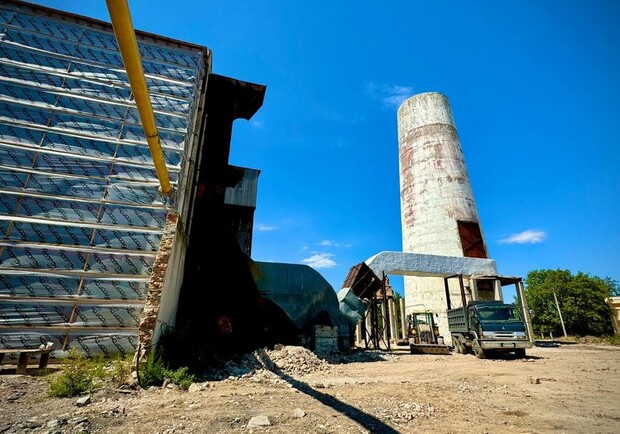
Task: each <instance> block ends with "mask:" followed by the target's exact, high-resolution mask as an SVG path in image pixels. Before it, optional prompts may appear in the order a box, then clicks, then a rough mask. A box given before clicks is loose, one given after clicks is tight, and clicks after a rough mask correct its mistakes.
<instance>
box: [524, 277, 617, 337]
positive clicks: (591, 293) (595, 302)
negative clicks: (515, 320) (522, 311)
mask: <svg viewBox="0 0 620 434" xmlns="http://www.w3.org/2000/svg"><path fill="white" fill-rule="evenodd" d="M525 285H526V288H525V293H526V296H527V302H528V304H529V307H530V310H531V311H532V324H533V327H534V330H536V331H541V332H546V333H548V332H552V333H553V334H554V335H556V336H559V335H561V334H562V324H561V322H560V316H559V314H558V310H557V306H556V301H555V298H557V305H559V307H560V310H561V312H562V318H563V320H564V325H565V327H566V331H567V333H568V334H571V335H579V336H587V335H590V336H605V335H612V334H613V333H614V330H613V327H612V322H611V315H612V312H611V307H610V306H609V305H608V304H607V302H606V301H605V299H606V298H607V297H610V296H620V286H618V282H616V281H615V280H613V279H610V278H608V277H607V278H601V277H598V276H591V275H589V274H586V273H582V272H578V273H577V274H572V273H571V272H570V271H568V270H533V271H530V272H529V273H528V274H527V278H526V280H525ZM554 293H555V297H554Z"/></svg>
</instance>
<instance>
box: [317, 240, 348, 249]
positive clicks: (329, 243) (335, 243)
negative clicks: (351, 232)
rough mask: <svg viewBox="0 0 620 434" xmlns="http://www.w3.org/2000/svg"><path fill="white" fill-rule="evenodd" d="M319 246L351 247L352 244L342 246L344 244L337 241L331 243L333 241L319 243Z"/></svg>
mask: <svg viewBox="0 0 620 434" xmlns="http://www.w3.org/2000/svg"><path fill="white" fill-rule="evenodd" d="M318 244H319V246H324V247H351V243H347V244H342V243H337V242H336V241H331V240H323V241H321V242H319V243H318Z"/></svg>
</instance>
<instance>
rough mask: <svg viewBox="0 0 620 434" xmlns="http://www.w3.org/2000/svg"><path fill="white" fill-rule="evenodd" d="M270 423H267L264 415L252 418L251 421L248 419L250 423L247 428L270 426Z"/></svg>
mask: <svg viewBox="0 0 620 434" xmlns="http://www.w3.org/2000/svg"><path fill="white" fill-rule="evenodd" d="M270 425H271V422H270V421H269V418H268V417H267V416H265V415H262V414H261V415H259V416H254V417H253V418H252V419H250V421H249V422H248V426H247V427H248V428H258V427H259V426H270Z"/></svg>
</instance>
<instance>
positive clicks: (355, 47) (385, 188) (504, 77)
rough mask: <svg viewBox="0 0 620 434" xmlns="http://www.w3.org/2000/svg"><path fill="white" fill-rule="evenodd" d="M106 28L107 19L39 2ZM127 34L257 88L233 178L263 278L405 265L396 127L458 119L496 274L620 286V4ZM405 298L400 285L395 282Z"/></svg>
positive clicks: (335, 278) (166, 20)
mask: <svg viewBox="0 0 620 434" xmlns="http://www.w3.org/2000/svg"><path fill="white" fill-rule="evenodd" d="M40 3H42V4H45V5H47V6H51V7H55V8H59V9H64V10H67V11H70V12H74V13H78V14H82V15H87V16H91V17H94V18H98V19H102V20H107V21H109V19H108V16H107V10H106V8H105V3H104V1H103V0H101V1H51V0H50V1H41V2H40ZM130 8H131V10H132V15H133V19H134V24H135V27H136V28H138V29H141V30H145V31H149V32H153V33H158V34H162V35H165V36H168V37H172V38H175V39H181V40H185V41H188V42H193V43H196V44H200V45H206V46H208V47H209V48H211V49H212V50H213V71H214V72H215V73H218V74H223V75H229V76H232V77H235V78H239V79H242V80H247V81H252V82H256V83H261V84H265V85H267V94H266V98H265V103H264V105H263V107H262V108H261V109H260V111H259V112H258V113H257V114H256V116H255V117H254V118H253V119H252V120H251V121H250V122H247V121H243V120H241V121H237V122H236V124H235V129H234V131H233V144H232V153H231V163H232V164H236V165H241V166H247V167H253V168H258V169H261V170H262V174H261V177H260V183H259V193H258V208H257V211H256V216H255V234H254V251H253V257H254V259H256V260H266V261H278V262H291V263H308V264H310V265H313V266H314V267H315V268H317V269H318V270H319V271H320V272H321V273H322V274H323V275H324V276H325V277H326V278H327V280H329V281H330V283H331V284H332V286H334V288H335V289H336V290H337V289H339V288H340V286H341V284H342V282H343V280H344V278H345V276H346V274H347V272H348V270H349V268H350V267H351V266H353V265H355V264H357V263H359V262H361V261H364V260H365V259H367V258H368V257H370V256H372V255H374V254H376V253H378V252H380V251H383V250H401V247H402V244H401V226H400V199H399V185H398V142H397V131H396V109H397V107H398V105H399V103H400V102H402V101H403V100H404V99H405V98H407V97H408V96H411V95H414V94H416V93H420V92H426V91H439V92H442V93H444V94H445V95H447V96H448V98H449V99H450V101H451V104H452V109H453V113H454V117H455V120H456V124H457V128H458V131H459V134H460V138H461V143H462V147H463V151H464V153H465V158H466V161H467V165H468V169H469V175H470V178H471V182H472V185H473V189H474V194H475V197H476V200H477V204H478V210H479V213H480V216H481V221H482V228H483V231H484V233H485V237H486V240H487V245H488V249H489V252H490V255H491V257H492V258H494V259H495V260H497V263H498V268H499V271H500V273H502V274H507V275H521V276H525V275H526V274H527V272H528V271H530V270H532V269H541V268H554V269H555V268H562V269H569V270H571V271H573V272H577V271H583V272H586V273H590V274H594V275H599V276H601V277H604V276H609V277H611V278H613V279H616V280H620V254H619V253H618V251H619V246H620V217H619V214H620V170H619V165H620V127H619V125H620V85H619V82H620V25H619V23H620V2H618V1H614V0H609V1H600V0H599V1H595V2H593V1H586V0H583V1H566V0H563V1H550V0H547V1H502V2H497V1H484V2H483V1H473V2H462V1H411V2H409V1H401V2H393V1H384V2H370V1H332V2H322V1H315V2H301V1H284V0H281V1H247V0H246V1H217V2H213V1H185V0H176V1H174V2H170V1H165V2H164V1H155V0H150V1H137V0H131V1H130ZM392 280H393V283H394V286H395V287H396V288H397V290H399V291H402V279H399V278H393V279H392Z"/></svg>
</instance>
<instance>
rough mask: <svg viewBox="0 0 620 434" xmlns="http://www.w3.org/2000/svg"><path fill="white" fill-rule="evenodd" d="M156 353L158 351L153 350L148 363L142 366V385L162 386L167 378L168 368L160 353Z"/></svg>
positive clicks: (147, 360)
mask: <svg viewBox="0 0 620 434" xmlns="http://www.w3.org/2000/svg"><path fill="white" fill-rule="evenodd" d="M155 353H156V351H151V352H150V353H149V356H148V357H147V359H146V363H144V364H143V365H142V366H141V369H140V385H141V386H142V387H150V386H161V385H162V384H163V383H164V380H165V379H166V373H167V372H168V370H167V369H166V366H165V365H164V361H163V360H162V358H161V357H160V356H159V354H155Z"/></svg>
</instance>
